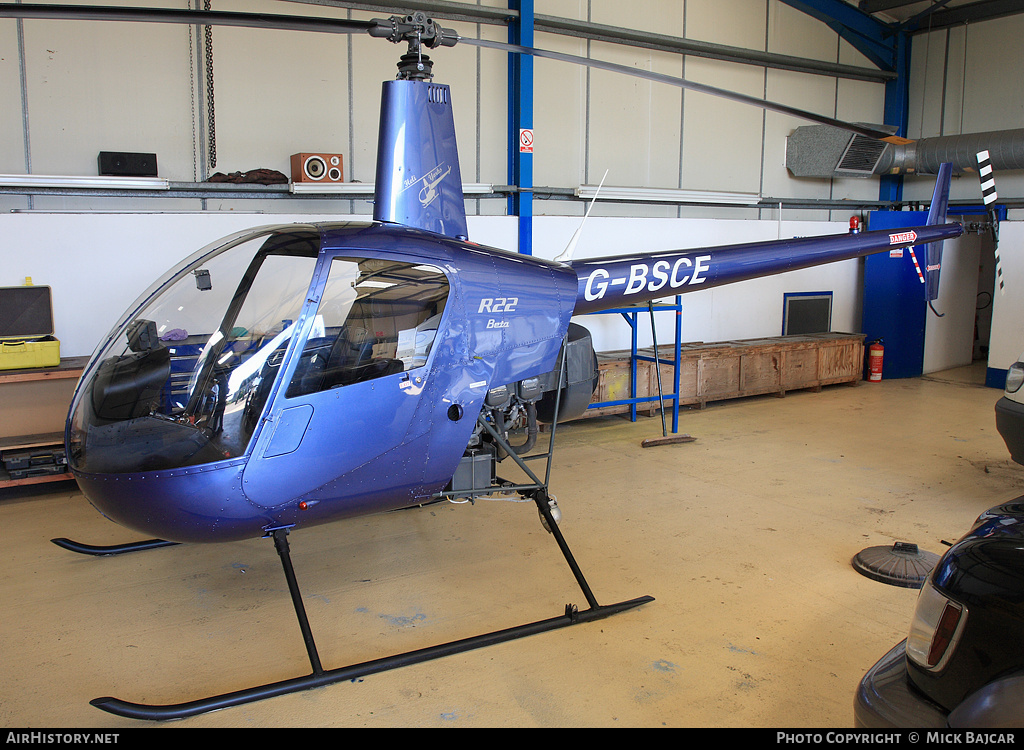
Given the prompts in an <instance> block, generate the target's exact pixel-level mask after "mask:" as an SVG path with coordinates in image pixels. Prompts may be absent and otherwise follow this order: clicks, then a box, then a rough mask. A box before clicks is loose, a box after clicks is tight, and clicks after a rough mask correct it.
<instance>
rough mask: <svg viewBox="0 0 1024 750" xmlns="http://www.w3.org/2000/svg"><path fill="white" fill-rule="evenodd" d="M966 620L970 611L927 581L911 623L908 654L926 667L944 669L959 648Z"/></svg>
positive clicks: (935, 669) (936, 669)
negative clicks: (957, 644) (958, 642)
mask: <svg viewBox="0 0 1024 750" xmlns="http://www.w3.org/2000/svg"><path fill="white" fill-rule="evenodd" d="M966 620H967V610H965V609H964V608H963V606H962V605H960V604H957V603H956V602H954V601H953V600H952V599H949V598H948V597H946V596H944V595H943V594H942V593H940V592H939V591H938V589H936V588H935V587H934V586H933V585H932V584H931V581H928V582H926V583H925V585H924V587H922V589H921V594H920V596H919V597H918V600H917V608H916V609H915V610H914V619H913V621H912V622H911V624H910V635H909V636H908V637H907V656H908V657H910V658H911V659H912V660H913V661H914V662H915V663H916V664H918V665H919V666H921V667H924V668H925V669H929V670H934V671H938V670H940V669H942V668H943V667H944V666H946V662H947V661H949V657H950V656H952V654H953V652H954V651H955V650H956V643H957V641H958V640H959V639H960V633H961V632H963V627H964V622H966Z"/></svg>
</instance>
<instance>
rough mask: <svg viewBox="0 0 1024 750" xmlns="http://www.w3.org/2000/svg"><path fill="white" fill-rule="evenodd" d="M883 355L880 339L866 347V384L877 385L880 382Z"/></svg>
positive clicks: (883, 350) (883, 349)
mask: <svg viewBox="0 0 1024 750" xmlns="http://www.w3.org/2000/svg"><path fill="white" fill-rule="evenodd" d="M884 355H885V348H884V347H883V346H882V339H878V340H877V341H873V342H872V343H871V345H870V346H869V347H868V382H869V383H878V382H880V381H881V380H882V359H883V357H884Z"/></svg>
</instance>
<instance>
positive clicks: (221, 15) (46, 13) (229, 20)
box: [0, 3, 912, 144]
mask: <svg viewBox="0 0 1024 750" xmlns="http://www.w3.org/2000/svg"><path fill="white" fill-rule="evenodd" d="M0 18H36V19H42V18H49V19H65V20H81V21H134V22H149V23H179V24H181V23H184V24H199V25H204V26H242V27H247V28H261V29H284V30H290V31H313V32H320V33H325V32H326V33H334V34H352V33H356V32H362V31H367V32H369V31H371V30H381V29H382V26H381V24H382V22H381V21H380V20H373V21H354V20H348V19H337V18H316V17H309V16H286V15H278V14H274V13H245V12H234V11H212V10H208V11H199V10H195V11H193V10H173V9H168V8H118V7H104V6H87V5H32V4H25V3H17V4H12V3H0ZM385 30H386V29H385ZM458 41H459V42H462V43H464V44H469V45H473V46H476V47H488V48H491V49H497V50H501V51H504V52H515V53H519V54H523V55H532V56H533V57H543V58H547V59H550V60H559V61H561V62H568V63H572V64H574V65H584V66H586V67H590V68H598V69H600V70H607V71H611V72H613V73H621V74H623V75H629V76H633V77H635V78H644V79H647V80H649V81H656V82H658V83H665V84H668V85H670V86H676V87H678V88H682V89H687V90H689V91H697V92H700V93H703V94H708V95H710V96H716V97H719V98H722V99H728V100H730V101H734V102H740V103H742V104H749V105H751V106H754V107H759V108H762V109H767V110H769V111H771V112H778V113H780V114H784V115H790V116H792V117H798V118H800V119H803V120H809V121H810V122H817V123H820V124H822V125H831V126H832V127H836V128H840V129H842V130H846V131H849V132H851V133H857V134H859V135H863V136H865V137H867V138H874V139H876V140H880V141H886V142H887V143H895V144H905V143H911V142H912V141H910V140H908V139H906V138H902V137H900V136H896V135H893V134H892V133H888V132H886V131H883V130H877V129H875V128H871V127H867V126H865V125H859V124H856V123H849V122H844V121H842V120H836V119H834V118H832V117H826V116H824V115H819V114H815V113H814V112H808V111H806V110H802V109H797V108H796V107H790V106H788V105H786V104H779V103H778V102H772V101H768V100H766V99H758V98H757V97H755V96H749V95H747V94H740V93H738V92H735V91H729V90H727V89H720V88H717V87H715V86H708V85H707V84H703V83H696V82H694V81H688V80H686V79H685V78H678V77H675V76H670V75H665V74H664V73H655V72H653V71H649V70H639V69H637V68H633V67H630V66H628V65H619V64H616V63H610V62H605V61H603V60H594V59H592V58H589V57H579V56H578V55H569V54H566V53H564V52H551V51H550V50H543V49H537V48H535V47H523V46H521V45H517V44H508V43H505V42H494V41H490V40H487V39H472V38H468V37H461V36H460V37H458ZM448 46H450V45H448Z"/></svg>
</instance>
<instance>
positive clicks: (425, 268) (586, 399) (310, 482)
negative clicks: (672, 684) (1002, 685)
mask: <svg viewBox="0 0 1024 750" xmlns="http://www.w3.org/2000/svg"><path fill="white" fill-rule="evenodd" d="M60 13H63V14H64V15H61V16H59V17H66V18H83V19H86V18H87V19H97V18H105V19H113V20H149V21H164V22H167V21H170V22H178V23H199V24H217V23H225V24H232V25H249V26H261V25H262V26H273V27H277V28H308V27H309V26H308V25H306V26H304V25H303V22H306V21H309V22H312V19H295V18H294V17H284V16H265V15H259V14H243V13H211V12H179V11H155V10H145V9H126V8H113V9H97V8H87V7H84V6H83V7H68V6H32V5H27V4H16V5H0V17H4V16H7V17H11V16H17V17H55V16H57V15H58V14H60ZM323 20H324V19H317V20H316V24H315V25H314V27H313V30H316V31H321V30H324V29H323V28H322V26H320V25H319V24H320V23H321V22H322V21H323ZM332 23H334V24H336V25H337V24H342V25H345V24H347V26H345V30H346V32H347V33H350V32H353V31H367V32H368V33H370V34H371V35H373V36H377V37H383V38H387V39H389V40H391V41H392V42H396V43H406V44H407V45H408V48H407V52H406V53H405V54H404V55H402V57H401V61H400V62H399V73H398V77H397V78H396V79H395V80H392V81H387V82H385V83H384V84H383V92H382V106H381V120H380V140H379V146H378V162H377V176H376V187H375V189H376V194H375V199H374V215H373V219H374V220H373V222H369V223H356V222H348V223H324V224H290V225H285V226H271V227H261V228H257V229H252V230H249V231H244V232H240V233H237V234H234V235H232V236H230V237H227V238H224V239H223V240H221V241H219V242H216V243H214V244H213V245H211V246H209V247H207V248H204V249H203V250H200V251H199V252H197V253H196V254H194V255H192V256H191V257H189V258H188V259H186V260H185V261H184V262H182V263H181V264H180V265H179V266H177V267H176V268H174V269H172V270H171V271H170V272H168V273H167V274H166V275H165V276H164V277H163V278H161V279H160V280H158V281H157V282H156V283H155V284H154V285H153V286H152V287H151V288H150V289H149V290H147V291H146V292H145V293H144V294H143V295H142V296H141V297H140V298H139V299H138V300H137V301H136V302H135V303H134V304H133V305H132V306H131V308H130V309H129V310H128V311H127V312H126V313H125V314H124V316H123V317H122V318H121V320H120V321H118V322H117V324H116V325H115V326H114V327H113V329H112V330H111V332H110V334H109V335H108V336H107V337H106V339H105V340H104V341H103V342H101V344H100V346H99V347H98V349H97V351H96V353H95V354H94V356H93V357H92V359H91V361H90V362H89V364H88V366H87V367H86V369H85V372H84V374H83V376H82V378H81V381H80V382H79V384H78V387H77V389H76V392H75V395H74V398H73V402H72V404H71V408H70V413H69V416H68V421H67V427H66V448H67V454H68V460H69V464H70V468H71V470H72V472H73V473H74V475H75V478H76V479H77V481H78V484H79V486H80V488H81V490H82V492H83V493H84V494H85V496H86V497H87V498H88V500H89V502H90V503H92V505H94V506H95V507H96V508H97V509H98V510H99V511H100V512H101V513H103V514H104V515H105V516H107V517H108V518H110V519H112V520H114V521H115V522H117V523H119V524H122V525H124V526H126V527H129V528H131V529H134V530H136V531H139V532H141V533H144V534H146V535H152V536H153V537H154V538H153V539H150V540H147V541H143V542H138V543H135V544H128V545H120V546H117V547H90V546H88V545H84V544H80V543H77V542H72V541H70V540H67V539H60V540H54V541H55V542H57V543H58V544H60V545H61V546H64V547H67V548H69V549H73V550H76V551H79V552H84V553H90V554H116V553H121V552H128V551H134V550H140V549H145V548H149V547H154V546H163V545H167V544H176V543H181V542H187V543H205V542H223V541H233V540H241V539H247V538H253V537H271V538H273V540H274V542H275V546H276V549H277V552H278V554H279V556H280V559H281V563H282V566H283V568H284V572H285V577H286V579H287V582H288V586H289V591H290V593H291V597H292V601H293V605H294V608H295V612H296V616H297V618H298V620H299V625H300V628H301V630H302V634H303V637H304V640H305V643H306V648H307V653H308V656H309V659H310V664H311V667H312V672H311V674H309V675H307V676H303V677H298V678H295V679H291V680H285V681H282V682H276V683H271V684H267V685H261V686H257V687H253V688H249V689H244V690H239V691H236V692H231V693H227V694H224V695H218V696H213V697H209V698H202V699H199V700H193V701H189V702H185V703H179V704H175V705H163V706H153V705H141V704H138V703H130V702H127V701H123V700H119V699H116V698H99V699H96V700H94V701H93V702H92V703H93V704H94V705H96V706H97V707H99V708H101V709H104V710H106V711H110V712H112V713H115V714H118V715H121V716H127V717H134V718H143V719H171V718H181V717H185V716H191V715H194V714H199V713H202V712H205V711H210V710H214V709H219V708H225V707H228V706H232V705H237V704H241V703H245V702H249V701H254V700H259V699H263V698H269V697H272V696H275V695H281V694H284V693H290V692H295V691H298V690H304V689H307V688H312V687H318V686H323V685H327V684H330V683H334V682H338V681H342V680H350V679H353V678H356V677H359V676H362V675H366V674H370V673H374V672H379V671H382V670H385V669H390V668H393V667H397V666H401V665H406V664H411V663H415V662H420V661H424V660H427V659H432V658H437V657H439V656H443V655H446V654H450V653H454V652H457V651H464V650H467V649H472V648H479V647H481V646H485V645H490V644H493V643H498V642H502V641H507V640H510V639H513V638H519V637H523V636H526V635H529V634H532V633H537V632H542V631H545V630H551V629H554V628H560V627H565V626H567V625H571V624H575V623H578V622H586V621H590V620H594V619H598V618H602V617H607V616H609V615H612V614H615V613H618V612H622V611H624V610H627V609H631V608H633V607H637V606H639V605H641V604H644V603H646V602H649V601H652V598H651V597H649V596H643V597H639V598H636V599H631V600H628V601H623V602H619V603H617V604H612V605H600V604H598V602H597V600H596V598H595V597H594V595H593V593H592V592H591V590H590V588H589V586H588V584H587V582H586V580H585V578H584V577H583V575H582V573H581V571H580V569H579V567H578V566H577V564H576V562H575V560H574V559H573V557H572V553H571V552H570V550H569V548H568V546H567V545H566V543H565V540H564V538H563V536H562V534H561V533H560V531H559V529H558V523H557V507H556V506H555V504H554V502H553V499H552V497H551V495H550V493H549V492H548V480H547V475H545V476H544V477H543V478H542V477H540V476H538V474H540V473H542V472H534V471H533V470H531V468H530V466H529V464H528V463H527V460H526V453H527V452H529V451H530V450H532V449H533V448H534V447H535V445H536V442H537V438H538V432H539V430H538V423H539V422H543V423H550V424H551V426H552V427H551V430H550V441H551V445H552V446H553V444H554V437H555V432H556V430H555V426H556V425H557V423H558V422H559V421H564V420H566V419H570V418H572V417H574V416H578V415H579V414H581V413H582V412H583V410H585V409H586V408H587V405H588V404H589V403H590V400H591V397H592V394H593V390H594V386H595V382H596V366H595V355H594V352H593V347H592V344H591V342H590V338H589V335H588V334H587V332H586V330H585V329H584V328H583V327H581V326H578V325H575V324H571V323H570V318H571V317H572V316H573V315H578V314H582V313H587V312H594V311H598V310H602V309H609V308H614V307H619V306H622V305H624V304H633V303H647V302H651V301H652V300H655V299H660V298H663V297H665V296H667V295H675V294H683V293H686V292H689V291H694V290H700V289H707V288H710V287H714V286H718V285H722V284H729V283H733V282H737V281H743V280H746V279H751V278H755V277H759V276H767V275H771V274H777V273H782V272H785V271H790V270H794V269H799V268H806V267H809V266H814V265H818V264H822V263H830V262H833V261H839V260H845V259H849V258H856V257H860V256H864V255H868V254H871V253H876V252H880V251H884V250H890V249H896V248H904V247H910V246H914V245H924V244H928V245H930V252H931V253H932V254H933V256H932V257H933V258H937V257H938V256H937V255H935V253H937V252H938V251H939V249H940V248H941V243H942V241H943V240H945V239H948V238H952V237H956V236H958V235H960V234H961V231H962V229H961V226H960V225H959V224H955V223H946V218H945V214H946V205H947V196H948V189H949V180H950V171H949V169H948V166H947V167H946V168H944V169H943V170H942V171H941V172H940V174H939V177H938V179H937V181H936V187H935V193H934V195H933V198H932V203H931V210H930V213H929V216H928V221H927V225H926V226H921V227H915V228H912V229H907V230H902V231H900V232H896V233H890V232H885V231H883V232H863V233H851V234H847V235H839V236H832V237H815V238H803V239H795V240H779V241H773V242H760V243H753V244H746V245H735V246H727V247H715V248H702V249H695V250H685V251H683V250H680V251H670V252H658V253H652V254H641V253H632V254H630V255H628V256H620V257H615V258H602V259H599V260H572V261H568V262H564V263H563V262H553V261H545V260H539V259H537V258H533V257H528V256H523V255H519V254H515V253H509V252H505V251H500V250H496V249H492V248H487V247H482V246H479V245H476V244H473V243H471V242H470V241H469V240H468V233H467V222H466V214H465V206H464V198H463V195H462V180H461V175H460V171H459V161H458V155H457V151H456V144H455V130H454V123H453V117H452V107H451V99H450V91H449V88H448V87H447V86H445V85H441V84H437V83H434V82H433V81H432V71H431V66H432V62H431V61H430V60H429V58H428V57H427V56H426V55H424V54H423V48H424V47H426V48H437V47H444V46H452V45H454V44H455V43H456V42H458V41H459V36H458V34H456V33H455V32H454V31H451V30H448V29H443V28H441V27H439V26H437V25H436V24H435V23H434V22H433V21H432V20H430V19H429V18H427V17H426V16H424V15H423V14H422V13H416V14H413V15H410V16H406V17H397V16H396V17H391V18H388V19H379V20H375V21H369V22H361V21H333V22H332ZM471 41H480V40H471ZM487 46H502V47H507V48H508V49H511V50H512V51H515V52H520V53H523V54H534V53H539V51H537V50H532V49H526V48H522V47H515V46H513V45H496V43H493V42H488V43H487ZM562 57H563V58H564V57H565V56H562ZM574 61H578V59H577V60H574ZM585 62H586V64H591V63H593V62H595V61H590V60H587V61H585ZM629 72H630V73H633V72H634V71H633V70H632V69H629ZM670 82H671V81H670ZM675 82H676V83H678V81H675ZM752 101H754V102H755V103H757V104H758V106H771V105H770V103H765V102H760V101H758V100H752ZM780 109H781V110H782V111H786V112H789V113H797V111H795V110H791V109H790V108H787V107H782V108H780ZM799 114H801V116H804V115H806V113H799ZM807 116H808V117H809V118H810V119H819V120H820V119H821V118H818V117H816V116H811V115H807ZM851 127H853V126H851ZM854 129H858V132H863V129H862V128H854ZM872 132H873V131H872ZM873 134H874V135H876V136H877V137H884V136H885V135H887V134H884V133H881V134H879V133H874V132H873ZM929 265H935V266H937V265H938V261H935V262H934V263H931V262H930V263H929ZM931 271H932V273H933V274H937V271H938V269H937V268H933V269H931ZM931 286H932V285H931V284H929V287H931ZM935 289H937V284H936V285H935ZM517 421H519V422H523V421H524V422H525V423H526V425H527V426H528V429H527V432H526V434H527V437H526V440H525V442H524V443H520V444H513V443H512V442H511V438H510V429H509V428H510V425H512V424H513V423H515V422H517ZM551 455H552V451H551V449H550V448H549V450H548V453H547V454H546V458H547V461H548V468H549V469H550V462H551ZM504 460H511V461H512V462H514V463H515V464H516V465H518V466H519V467H520V469H522V472H523V474H524V476H526V477H527V479H526V480H523V481H519V482H512V481H508V480H504V479H502V478H501V477H500V476H499V475H498V473H497V465H498V464H499V463H500V462H501V461H504ZM495 491H502V492H513V493H519V494H520V495H522V497H523V498H527V499H530V500H533V501H534V502H535V503H536V506H537V508H538V511H539V513H540V515H541V518H542V520H543V523H544V525H545V528H547V529H548V531H549V532H550V533H551V534H552V536H553V537H554V538H555V540H556V542H557V544H558V546H559V548H560V550H561V551H562V554H563V555H564V557H565V559H566V561H567V563H568V564H569V566H570V568H571V569H572V571H573V573H574V575H575V576H576V579H577V582H578V583H579V585H580V587H581V589H582V591H583V594H584V596H585V598H586V599H587V602H588V605H589V607H588V608H587V609H585V610H579V609H578V608H576V607H575V606H572V605H569V606H567V607H566V611H565V613H564V614H563V615H561V616H557V617H553V618H551V619H549V620H543V621H540V622H535V623H529V624H526V625H521V626H518V627H513V628H509V629H506V630H500V631H497V632H493V633H488V634H484V635H480V636H476V637H473V638H468V639H465V640H462V641H456V642H453V643H448V644H443V645H439V646H435V647H431V648H426V649H422V650H419V651H415V652H411V653H407V654H400V655H397V656H391V657H385V658H382V659H378V660H375V661H370V662H364V663H362V664H357V665H354V666H351V667H342V668H337V669H330V670H325V669H324V668H323V666H322V665H321V662H320V658H319V655H318V653H317V649H316V645H315V642H314V639H313V636H312V633H311V631H310V628H309V623H308V620H307V618H306V614H305V610H304V607H303V604H302V600H301V596H300V593H299V588H298V584H297V582H296V577H295V574H294V571H293V569H292V565H291V560H290V554H289V546H288V539H287V537H288V534H289V533H290V532H291V531H294V530H296V529H300V528H304V527H309V526H312V525H315V524H322V523H327V522H331V521H337V520H341V519H345V518H352V517H355V516H360V515H364V514H370V513H380V512H384V511H390V510H397V509H402V508H410V507H415V506H418V505H424V504H427V503H432V502H437V501H440V500H443V499H446V498H449V499H451V498H473V497H476V496H479V495H485V494H490V493H493V492H495Z"/></svg>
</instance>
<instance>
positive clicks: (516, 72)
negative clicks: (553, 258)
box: [508, 0, 533, 255]
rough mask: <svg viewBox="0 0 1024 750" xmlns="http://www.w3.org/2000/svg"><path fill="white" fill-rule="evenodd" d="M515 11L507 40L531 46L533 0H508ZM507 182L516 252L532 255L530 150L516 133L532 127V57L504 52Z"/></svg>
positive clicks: (531, 173)
mask: <svg viewBox="0 0 1024 750" xmlns="http://www.w3.org/2000/svg"><path fill="white" fill-rule="evenodd" d="M508 5H509V8H510V9H511V10H517V11H519V15H518V17H517V18H514V19H513V20H512V22H511V23H510V24H509V42H510V43H511V44H518V45H520V46H523V47H532V46H533V0H509V3H508ZM508 128H509V133H508V182H509V184H510V185H513V186H515V187H517V188H519V189H518V190H516V191H514V192H513V193H512V194H511V195H510V196H509V198H508V213H509V214H510V215H512V216H518V217H519V252H520V253H522V254H523V255H533V153H532V151H531V152H524V151H521V150H520V148H519V134H520V132H521V131H522V130H531V131H532V130H533V57H532V56H531V55H520V54H518V53H515V52H510V53H509V55H508Z"/></svg>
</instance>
